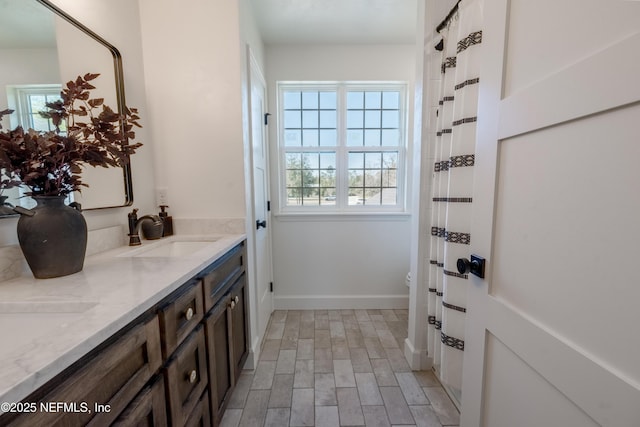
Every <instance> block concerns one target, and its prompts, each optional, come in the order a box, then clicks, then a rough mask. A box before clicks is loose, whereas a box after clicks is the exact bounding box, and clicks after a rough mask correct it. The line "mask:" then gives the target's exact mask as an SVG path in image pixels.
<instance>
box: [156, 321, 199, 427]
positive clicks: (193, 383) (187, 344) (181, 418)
mask: <svg viewBox="0 0 640 427" xmlns="http://www.w3.org/2000/svg"><path fill="white" fill-rule="evenodd" d="M164 371H165V379H166V383H167V397H168V401H169V415H170V419H171V424H172V425H174V426H182V425H184V423H185V421H186V420H187V419H188V418H189V416H190V415H191V412H192V411H193V410H194V408H195V407H196V406H197V404H198V402H199V401H200V396H202V393H203V392H204V390H205V388H206V385H207V383H208V381H209V375H208V374H207V363H206V346H205V339H204V331H203V330H202V326H201V325H200V326H198V327H197V328H196V329H195V330H194V331H193V333H192V334H191V335H189V337H188V338H187V339H186V340H185V341H184V343H182V345H180V347H179V348H178V350H176V352H175V353H174V354H173V356H172V357H171V360H170V361H169V362H168V364H167V366H166V368H165V369H164Z"/></svg>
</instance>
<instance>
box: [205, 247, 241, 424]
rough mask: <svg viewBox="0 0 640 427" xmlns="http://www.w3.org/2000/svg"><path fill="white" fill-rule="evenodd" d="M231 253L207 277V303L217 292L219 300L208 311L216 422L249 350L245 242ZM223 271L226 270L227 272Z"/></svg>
mask: <svg viewBox="0 0 640 427" xmlns="http://www.w3.org/2000/svg"><path fill="white" fill-rule="evenodd" d="M229 255H230V256H228V257H227V258H226V259H225V260H224V261H223V264H221V265H220V266H219V267H218V268H216V269H215V270H214V271H215V273H214V274H211V273H209V274H208V275H207V276H205V278H204V279H203V283H205V284H206V283H209V284H210V286H209V287H207V286H206V285H205V286H204V290H205V295H204V299H205V305H206V304H207V300H210V301H214V296H215V304H214V305H212V309H211V310H210V311H209V312H208V313H207V314H206V315H205V332H206V336H207V349H208V351H209V395H210V398H211V405H210V409H211V419H212V424H213V425H214V426H217V425H219V423H220V420H221V419H222V415H223V414H224V410H225V409H226V405H227V402H228V398H229V396H230V395H231V393H232V391H233V388H234V386H235V384H236V381H237V379H238V376H239V375H240V373H241V371H242V367H243V365H244V362H245V361H246V359H247V355H248V350H249V344H248V337H249V331H248V327H249V320H248V316H247V314H248V310H247V297H246V288H247V287H246V273H245V268H244V263H245V259H246V255H245V250H244V246H239V247H237V248H235V250H233V251H231V253H230V254H229ZM220 271H224V272H226V274H227V276H224V275H222V274H220ZM212 277H213V278H214V279H215V280H213V279H212ZM216 284H217V285H216Z"/></svg>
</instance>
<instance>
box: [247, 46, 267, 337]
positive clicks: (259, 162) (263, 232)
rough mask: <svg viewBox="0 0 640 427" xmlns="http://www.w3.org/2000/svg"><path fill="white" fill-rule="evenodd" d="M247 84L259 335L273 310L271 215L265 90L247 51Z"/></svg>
mask: <svg viewBox="0 0 640 427" xmlns="http://www.w3.org/2000/svg"><path fill="white" fill-rule="evenodd" d="M248 56H249V64H250V65H249V68H250V85H251V100H250V103H251V141H252V162H253V212H254V220H255V225H254V233H255V236H254V242H255V277H256V291H257V292H256V295H257V298H258V313H257V314H258V319H257V320H258V333H259V334H260V335H261V336H262V334H263V333H264V331H265V329H266V327H267V323H268V322H269V316H270V315H271V312H272V311H273V298H272V294H271V289H270V287H271V280H272V279H271V218H270V216H269V215H270V212H269V209H267V203H268V201H269V190H268V176H269V175H268V169H267V167H268V166H267V165H268V158H267V153H268V148H267V138H266V136H267V132H266V125H265V112H266V111H265V105H266V90H265V81H264V78H263V77H262V74H261V73H260V70H259V68H258V66H257V64H256V63H255V60H254V59H253V56H252V55H251V54H250V53H249V55H248Z"/></svg>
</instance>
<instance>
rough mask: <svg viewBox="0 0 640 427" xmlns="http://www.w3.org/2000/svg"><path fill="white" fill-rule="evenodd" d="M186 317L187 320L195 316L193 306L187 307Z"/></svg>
mask: <svg viewBox="0 0 640 427" xmlns="http://www.w3.org/2000/svg"><path fill="white" fill-rule="evenodd" d="M184 317H185V318H186V319H187V320H191V318H192V317H193V308H191V307H189V308H188V309H187V311H185V313H184Z"/></svg>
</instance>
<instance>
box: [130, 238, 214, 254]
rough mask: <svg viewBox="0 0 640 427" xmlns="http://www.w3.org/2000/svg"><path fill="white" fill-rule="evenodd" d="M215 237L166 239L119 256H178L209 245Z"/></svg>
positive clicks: (192, 252)
mask: <svg viewBox="0 0 640 427" xmlns="http://www.w3.org/2000/svg"><path fill="white" fill-rule="evenodd" d="M216 240H217V239H207V240H167V241H165V242H158V243H154V244H152V245H150V246H149V247H144V246H143V247H142V248H138V249H135V250H133V251H130V252H127V253H125V254H123V255H121V256H128V257H134V258H180V257H187V256H190V255H192V254H194V253H196V252H198V251H200V250H202V249H204V248H206V247H207V246H210V245H211V244H212V243H214V242H215V241H216Z"/></svg>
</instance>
